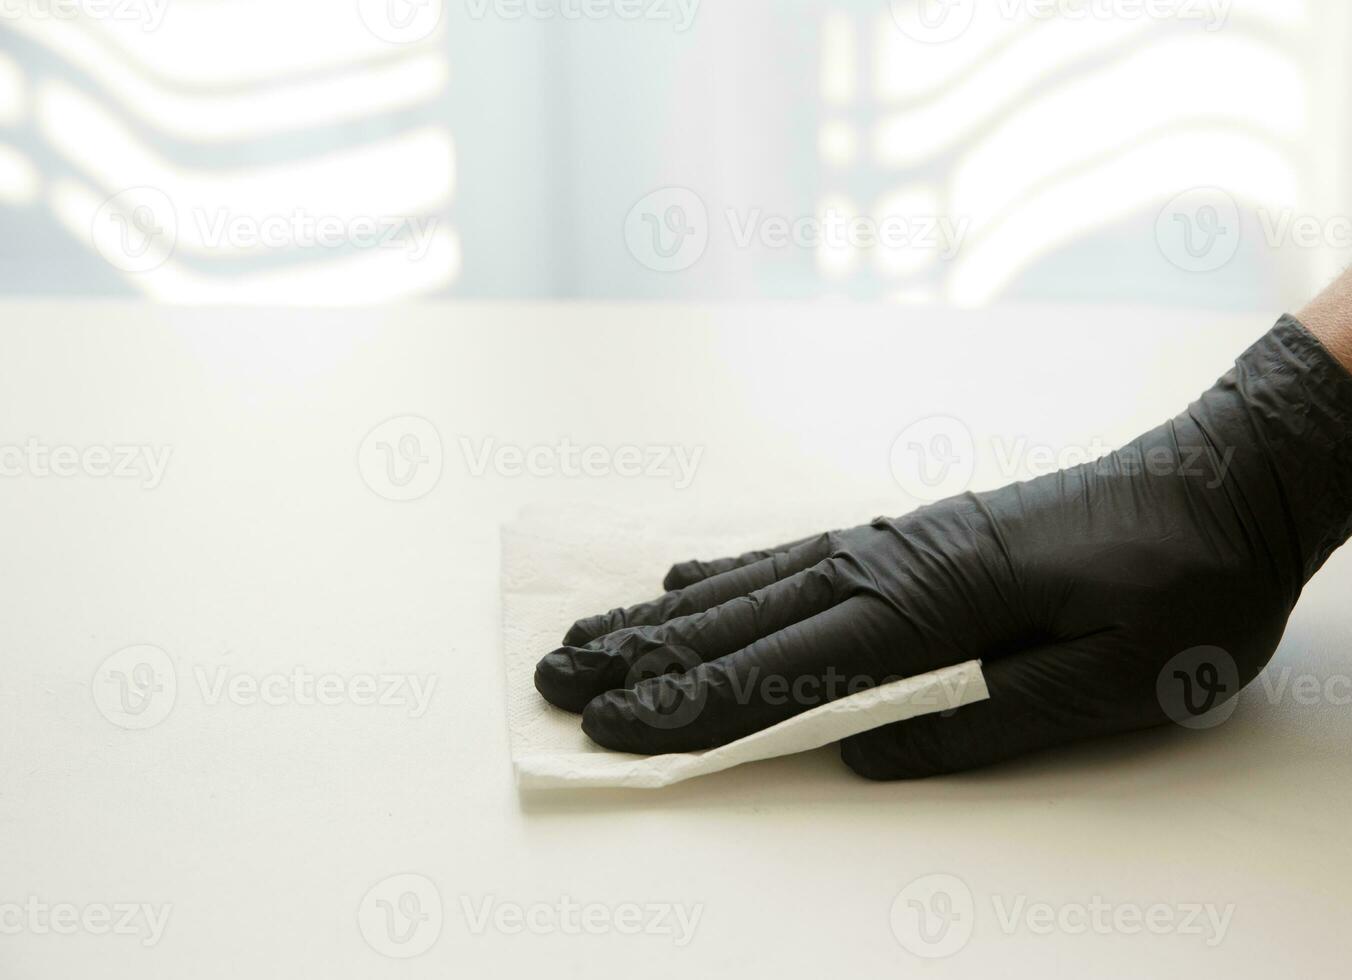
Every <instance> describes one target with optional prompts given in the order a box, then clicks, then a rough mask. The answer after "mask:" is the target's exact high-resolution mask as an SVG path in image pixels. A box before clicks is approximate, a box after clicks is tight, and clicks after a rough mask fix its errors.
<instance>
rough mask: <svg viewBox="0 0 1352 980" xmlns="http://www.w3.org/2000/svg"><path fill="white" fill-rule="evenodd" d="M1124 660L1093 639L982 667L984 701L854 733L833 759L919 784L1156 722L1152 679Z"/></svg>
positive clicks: (860, 771)
mask: <svg viewBox="0 0 1352 980" xmlns="http://www.w3.org/2000/svg"><path fill="white" fill-rule="evenodd" d="M1130 663H1131V662H1130V661H1128V660H1126V659H1124V658H1121V657H1118V656H1114V654H1113V651H1112V650H1111V649H1109V648H1105V646H1104V644H1102V643H1101V642H1099V641H1095V640H1089V641H1083V642H1081V643H1078V644H1065V645H1060V646H1047V647H1039V648H1036V649H1033V650H1028V651H1025V652H1022V653H1015V654H1011V655H1009V656H1006V657H1003V658H1001V659H999V660H994V661H988V662H986V663H984V664H983V666H982V671H983V673H984V674H985V677H986V686H987V688H988V689H989V690H990V699H989V700H986V701H979V702H976V703H974V704H969V705H964V706H963V707H961V708H958V709H957V710H956V711H952V712H945V713H943V714H932V715H922V716H921V717H919V718H912V719H910V720H908V721H902V722H897V723H896V724H894V725H885V726H883V727H882V728H877V729H874V730H873V731H870V732H864V733H863V734H861V735H855V736H854V737H852V738H848V739H846V740H845V741H843V742H841V746H840V756H841V759H842V760H843V761H844V762H845V764H846V765H847V766H849V767H850V768H851V769H853V770H854V771H855V772H856V773H858V774H859V775H861V776H865V777H867V778H869V779H920V778H924V777H926V776H935V775H941V774H944V773H951V772H960V771H962V770H966V769H975V768H978V767H980V766H985V765H990V764H992V763H996V762H1002V761H1004V760H1006V759H1011V758H1014V757H1015V756H1019V755H1023V754H1024V753H1027V752H1032V751H1035V750H1037V749H1042V748H1046V747H1049V746H1053V745H1060V744H1065V743H1069V742H1073V741H1077V740H1079V739H1083V738H1088V737H1091V736H1095V735H1106V734H1112V733H1115V732H1124V731H1133V730H1136V729H1140V728H1146V727H1149V726H1150V725H1153V724H1158V723H1159V722H1161V721H1163V720H1165V719H1164V716H1163V714H1162V713H1161V709H1160V707H1159V704H1158V702H1157V701H1156V699H1155V677H1153V676H1150V677H1144V676H1141V677H1138V676H1135V673H1136V672H1133V671H1131V670H1130V669H1129V667H1130Z"/></svg>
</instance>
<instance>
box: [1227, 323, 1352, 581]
mask: <svg viewBox="0 0 1352 980" xmlns="http://www.w3.org/2000/svg"><path fill="white" fill-rule="evenodd" d="M1220 386H1221V387H1227V386H1228V387H1232V388H1233V391H1234V393H1235V394H1237V395H1238V396H1239V398H1240V399H1241V402H1242V404H1243V406H1244V410H1245V413H1246V415H1247V416H1248V419H1249V422H1250V424H1251V425H1252V427H1253V432H1254V434H1255V435H1256V436H1257V438H1258V439H1259V441H1260V443H1261V444H1262V445H1263V447H1264V449H1265V450H1266V452H1267V458H1268V459H1269V460H1270V462H1271V465H1272V466H1273V467H1274V469H1275V472H1274V474H1273V475H1274V476H1275V478H1276V479H1275V484H1276V485H1275V486H1274V487H1273V489H1274V490H1275V495H1276V498H1277V500H1278V501H1280V506H1281V508H1282V510H1283V511H1284V512H1285V517H1286V520H1287V522H1288V525H1289V527H1290V528H1291V529H1292V530H1293V531H1294V532H1295V538H1296V541H1295V546H1296V554H1295V555H1293V556H1292V557H1293V558H1294V559H1295V561H1296V562H1297V563H1298V564H1299V566H1300V572H1301V575H1302V577H1301V584H1302V585H1303V584H1304V583H1305V582H1308V581H1309V580H1310V578H1311V577H1312V576H1313V575H1314V573H1315V572H1317V571H1318V570H1319V569H1320V567H1321V566H1322V565H1323V564H1324V562H1325V561H1327V560H1328V557H1329V555H1331V554H1332V553H1333V552H1334V551H1335V550H1336V549H1337V548H1338V547H1339V546H1341V545H1342V544H1343V543H1344V542H1345V541H1347V539H1348V537H1349V536H1350V535H1352V374H1349V373H1348V371H1347V369H1346V368H1344V367H1343V365H1342V364H1341V363H1339V362H1338V360H1337V359H1336V358H1335V357H1334V356H1333V354H1332V353H1330V352H1329V350H1328V349H1327V348H1326V347H1325V346H1324V345H1323V344H1322V343H1320V341H1319V340H1318V338H1316V337H1315V336H1314V334H1312V333H1310V332H1309V330H1307V329H1306V328H1305V326H1304V325H1303V324H1302V323H1301V322H1300V321H1299V320H1297V319H1296V318H1295V317H1293V316H1291V315H1289V314H1288V315H1285V316H1283V317H1282V318H1281V319H1280V320H1278V321H1277V325H1276V326H1274V327H1273V328H1272V329H1271V330H1270V331H1268V333H1267V334H1266V335H1265V336H1263V338H1262V339H1260V340H1259V341H1258V342H1257V343H1255V344H1254V345H1253V346H1252V347H1250V348H1249V349H1248V351H1246V352H1245V353H1244V354H1243V355H1242V356H1241V357H1240V358H1239V359H1238V361H1236V362H1235V368H1234V370H1233V371H1231V372H1230V373H1229V374H1227V375H1226V376H1225V377H1224V378H1222V379H1221V382H1220Z"/></svg>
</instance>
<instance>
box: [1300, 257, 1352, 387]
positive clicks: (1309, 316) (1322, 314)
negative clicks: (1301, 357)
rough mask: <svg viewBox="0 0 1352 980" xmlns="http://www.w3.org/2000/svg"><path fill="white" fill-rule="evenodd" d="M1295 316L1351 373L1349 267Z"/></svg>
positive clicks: (1351, 288) (1351, 271) (1351, 285)
mask: <svg viewBox="0 0 1352 980" xmlns="http://www.w3.org/2000/svg"><path fill="white" fill-rule="evenodd" d="M1296 318H1297V319H1299V320H1300V322H1301V323H1303V324H1305V328H1306V329H1307V330H1309V331H1310V333H1312V334H1314V335H1315V336H1316V337H1317V338H1319V342H1320V343H1322V344H1323V345H1324V346H1325V347H1327V348H1328V349H1329V353H1331V354H1332V355H1333V356H1334V357H1336V358H1337V359H1338V360H1339V362H1341V363H1342V365H1343V367H1345V368H1347V370H1348V371H1349V372H1352V269H1348V270H1347V271H1346V272H1344V273H1343V274H1342V275H1341V276H1339V277H1338V278H1337V279H1336V280H1335V281H1334V282H1333V284H1332V285H1330V286H1329V287H1328V288H1327V289H1325V290H1324V291H1323V292H1322V293H1320V294H1319V295H1318V296H1316V297H1315V298H1314V299H1313V300H1311V301H1310V302H1309V304H1308V305H1306V307H1305V308H1304V309H1303V310H1301V311H1300V312H1299V313H1298V314H1296Z"/></svg>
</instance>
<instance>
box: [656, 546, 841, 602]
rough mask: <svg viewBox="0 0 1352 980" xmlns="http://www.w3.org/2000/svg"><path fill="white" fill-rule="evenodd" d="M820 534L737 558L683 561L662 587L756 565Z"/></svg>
mask: <svg viewBox="0 0 1352 980" xmlns="http://www.w3.org/2000/svg"><path fill="white" fill-rule="evenodd" d="M817 537H820V535H812V536H811V537H806V538H800V539H799V540H797V541H790V542H789V543H788V544H781V545H776V546H775V547H773V548H766V549H764V550H763V551H748V552H746V553H745V554H741V555H738V556H737V557H736V558H715V559H714V560H713V561H683V562H679V563H678V564H675V565H672V566H671V570H670V571H669V572H667V575H666V578H664V579H662V588H664V589H666V590H667V591H668V592H671V591H673V590H675V589H684V588H685V587H686V586H690V585H694V584H695V583H696V582H702V581H704V580H705V579H706V578H712V577H713V576H715V575H722V574H723V573H724V572H730V571H732V570H733V569H735V568H743V567H745V566H746V565H754V564H755V563H756V562H758V561H763V560H765V559H766V558H770V557H772V556H774V555H781V554H783V553H784V552H786V551H792V550H793V549H794V548H797V547H800V546H801V545H805V544H809V543H810V542H811V541H813V540H814V539H815V538H817Z"/></svg>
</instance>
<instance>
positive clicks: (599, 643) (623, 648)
mask: <svg viewBox="0 0 1352 980" xmlns="http://www.w3.org/2000/svg"><path fill="white" fill-rule="evenodd" d="M846 574H847V572H846V570H845V569H843V568H842V567H841V564H840V563H839V562H838V560H837V559H833V558H828V559H827V560H826V561H822V562H818V563H817V564H816V565H813V566H812V567H811V568H807V569H804V570H803V571H801V572H797V573H795V574H793V575H790V576H789V577H788V578H785V579H781V580H780V581H778V582H772V583H770V584H769V585H767V586H765V587H764V588H763V589H757V590H756V591H755V592H752V593H751V594H750V595H744V596H738V597H736V598H734V599H729V600H728V601H727V602H725V603H723V604H722V605H718V606H714V607H713V608H712V609H706V610H705V611H704V612H699V613H692V614H691V615H689V616H681V617H678V618H676V619H673V620H669V621H668V622H666V623H663V624H661V625H658V626H639V627H630V628H626V629H621V630H616V631H615V632H613V633H608V634H606V635H605V636H602V637H598V638H597V639H595V640H592V641H591V642H589V643H588V644H587V645H586V646H583V647H573V646H564V647H561V648H560V649H558V650H555V651H554V652H553V653H551V654H549V655H548V656H546V657H544V658H543V659H542V660H541V661H540V663H539V664H538V665H537V666H536V668H535V687H536V690H538V691H539V692H540V693H541V694H542V695H543V696H544V698H545V700H546V701H548V702H550V703H551V704H553V705H556V706H557V707H560V708H563V709H565V710H567V711H581V710H582V709H583V708H584V707H585V706H586V704H587V702H588V701H590V700H591V699H592V698H594V697H596V696H597V695H599V694H603V693H605V692H606V691H609V690H613V689H615V688H622V687H633V686H634V685H635V684H637V683H638V682H639V681H641V680H643V679H645V678H647V677H655V676H659V675H662V674H666V673H668V672H670V671H672V670H688V669H690V668H691V667H694V666H696V665H697V664H700V663H703V662H705V661H707V660H715V659H717V658H718V657H722V656H725V655H726V654H729V653H733V652H735V651H737V650H740V649H741V648H743V647H745V646H748V645H749V644H751V643H752V642H754V641H755V640H757V639H759V638H761V637H763V636H769V635H771V634H773V633H776V632H778V631H779V630H782V629H784V628H786V627H788V626H791V625H793V624H794V623H797V622H799V621H801V620H804V619H807V618H808V617H810V616H813V615H816V614H817V613H819V612H823V611H824V610H826V609H829V608H830V607H831V606H833V605H835V603H836V602H837V601H839V599H840V598H841V595H842V591H841V590H842V587H843V585H844V583H845V581H846Z"/></svg>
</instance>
